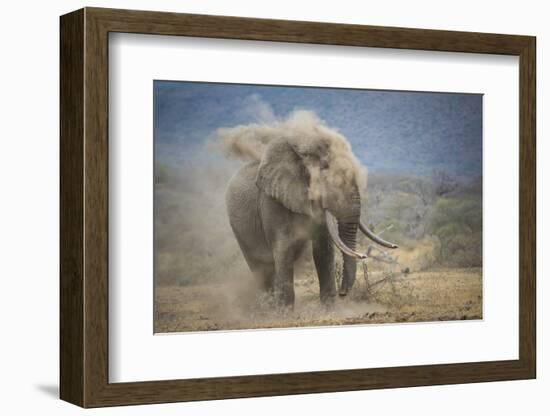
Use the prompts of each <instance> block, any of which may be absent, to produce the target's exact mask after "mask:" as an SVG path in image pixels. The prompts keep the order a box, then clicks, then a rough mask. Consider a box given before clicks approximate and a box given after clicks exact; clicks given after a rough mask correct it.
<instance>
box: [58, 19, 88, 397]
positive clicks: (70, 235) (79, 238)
mask: <svg viewBox="0 0 550 416" xmlns="http://www.w3.org/2000/svg"><path fill="white" fill-rule="evenodd" d="M60 29H61V36H60V41H61V44H60V97H59V102H60V118H61V119H60V158H59V159H60V163H61V165H60V184H59V185H60V214H61V215H60V250H59V251H60V296H59V298H60V325H59V326H60V342H59V345H60V357H59V358H60V360H59V361H60V388H59V394H60V397H61V398H62V399H63V400H67V401H69V402H71V403H75V404H78V405H81V406H82V405H83V404H84V392H83V386H84V382H83V377H84V373H85V370H84V328H83V325H84V314H83V304H84V287H83V276H84V273H83V256H84V245H83V242H84V229H83V221H84V211H83V197H84V183H83V171H84V157H83V153H82V149H83V138H84V107H83V106H84V96H83V94H84V76H83V74H84V12H83V11H82V10H80V11H78V12H75V13H72V14H71V15H68V16H65V17H64V18H62V19H61V22H60Z"/></svg>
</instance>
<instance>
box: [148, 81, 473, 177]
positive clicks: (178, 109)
mask: <svg viewBox="0 0 550 416" xmlns="http://www.w3.org/2000/svg"><path fill="white" fill-rule="evenodd" d="M154 99H155V101H154V103H155V124H154V128H155V158H156V160H157V162H160V163H164V164H167V165H173V166H177V165H178V164H181V163H186V162H188V161H190V160H193V158H195V157H197V155H198V154H199V153H200V152H199V151H200V150H201V149H202V148H203V146H204V144H205V143H206V141H207V140H208V139H211V138H212V136H213V133H215V131H216V129H218V128H220V127H233V126H236V125H239V124H247V123H252V122H256V123H257V122H268V123H269V122H272V121H274V120H277V119H284V118H286V117H287V116H288V114H289V113H291V112H292V111H293V110H295V109H306V110H311V111H314V112H315V113H316V114H317V115H318V116H319V117H320V118H322V119H323V120H324V121H325V122H326V124H327V125H328V126H329V127H331V128H335V129H337V130H338V131H340V133H342V134H343V135H344V136H346V137H347V138H348V140H349V141H350V143H351V145H352V148H353V151H354V153H355V154H356V156H357V157H358V158H359V159H360V160H361V161H362V162H363V163H364V164H365V165H366V166H367V167H368V168H369V171H370V172H384V173H396V174H403V173H405V174H418V175H423V174H430V173H431V172H433V171H434V170H436V169H438V170H444V171H446V172H448V173H451V174H457V175H466V176H478V175H481V163H482V95H479V94H447V93H446V94H441V93H424V92H402V91H375V90H350V89H335V88H303V87H279V86H256V85H242V84H212V83H194V82H179V81H178V82H171V81H155V82H154Z"/></svg>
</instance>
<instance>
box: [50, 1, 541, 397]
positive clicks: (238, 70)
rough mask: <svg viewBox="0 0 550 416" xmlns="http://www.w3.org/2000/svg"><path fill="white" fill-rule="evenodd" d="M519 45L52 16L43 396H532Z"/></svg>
mask: <svg viewBox="0 0 550 416" xmlns="http://www.w3.org/2000/svg"><path fill="white" fill-rule="evenodd" d="M153 35H154V36H153ZM535 49H536V47H535V38H534V37H530V36H518V35H499V34H485V33H466V32H451V31H435V30H421V29H403V28H389V27H375V26H361V25H343V24H327V23H314V22H296V21H282V20H266V19H251V18H240V17H226V16H205V15H189V14H175V13H160V12H146V11H129V10H113V9H98V8H85V9H82V10H78V11H75V12H72V13H70V14H67V15H65V16H62V17H61V95H60V97H61V129H60V130H61V250H60V251H61V273H60V274H61V276H60V277H61V289H60V290H61V293H60V295H61V305H60V323H61V334H60V337H61V339H60V340H61V351H60V358H61V368H60V372H61V388H60V395H61V398H62V399H63V400H66V401H69V402H71V403H74V404H77V405H80V406H83V407H100V406H114V405H126V404H145V403H162V402H176V401H189V400H210V399H223V398H237V397H255V396H266V395H283V394H301V393H317V392H335V391H348V390H362V389H376V388H396V387H408V386H421V385H436V384H454V383H471V382H484V381H499V380H517V379H529V378H534V377H535V375H536V359H535V357H536V334H535V310H536V305H535V280H536V279H535V244H536V235H535V221H536V212H535V201H536V195H535V159H536V153H535V125H536V120H535V107H536V97H535Z"/></svg>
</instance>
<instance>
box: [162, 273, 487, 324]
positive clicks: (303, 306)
mask: <svg viewBox="0 0 550 416" xmlns="http://www.w3.org/2000/svg"><path fill="white" fill-rule="evenodd" d="M481 274H482V273H481V269H480V268H454V269H437V270H429V271H419V272H412V273H407V272H406V271H405V272H404V273H403V272H401V271H400V272H399V273H397V274H392V275H388V274H387V273H385V272H382V271H378V272H377V271H374V272H370V273H369V274H368V282H369V285H367V284H366V280H365V277H364V274H363V273H362V272H361V271H358V274H357V281H356V283H355V286H354V288H353V291H352V292H351V293H350V294H349V295H348V296H347V297H344V298H337V299H336V302H335V304H334V305H333V306H332V307H325V306H322V305H321V304H320V302H319V286H318V282H317V278H316V275H315V274H314V273H313V272H304V273H302V274H301V278H299V279H297V280H296V281H295V292H296V302H295V307H294V310H293V311H292V312H286V313H285V314H282V313H281V312H275V311H274V310H273V308H272V305H271V304H270V299H269V298H267V297H262V296H260V295H258V294H257V293H258V292H257V290H256V289H255V288H254V286H253V284H251V282H249V281H246V282H240V284H236V283H235V282H234V281H226V282H224V281H223V280H222V281H219V282H212V283H198V284H192V285H177V284H170V285H157V287H156V289H155V332H156V333H166V332H187V331H209V330H231V329H254V328H281V327H304V326H329V325H349V324H371V323H395V322H427V321H449V320H465V319H481V318H482V278H481ZM388 276H389V277H388ZM384 279H385V280H384ZM220 280H221V279H220ZM376 282H382V283H378V284H376ZM373 284H374V285H373ZM367 288H369V289H368V290H367Z"/></svg>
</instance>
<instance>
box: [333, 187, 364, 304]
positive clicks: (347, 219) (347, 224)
mask: <svg viewBox="0 0 550 416" xmlns="http://www.w3.org/2000/svg"><path fill="white" fill-rule="evenodd" d="M348 202H349V205H348V207H347V209H346V211H345V213H344V215H342V216H341V217H340V218H339V219H338V234H339V235H340V238H341V239H342V241H343V242H344V244H345V245H346V246H347V247H349V248H350V249H352V250H355V248H356V246H357V229H358V228H359V223H360V215H361V198H360V196H359V192H355V193H354V194H353V195H352V196H351V198H350V200H349V201H348ZM343 263H344V264H343V271H342V281H341V283H340V290H339V295H340V296H346V295H347V293H348V291H349V290H351V288H352V287H353V284H354V282H355V275H356V272H357V257H355V256H349V255H347V254H343Z"/></svg>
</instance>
